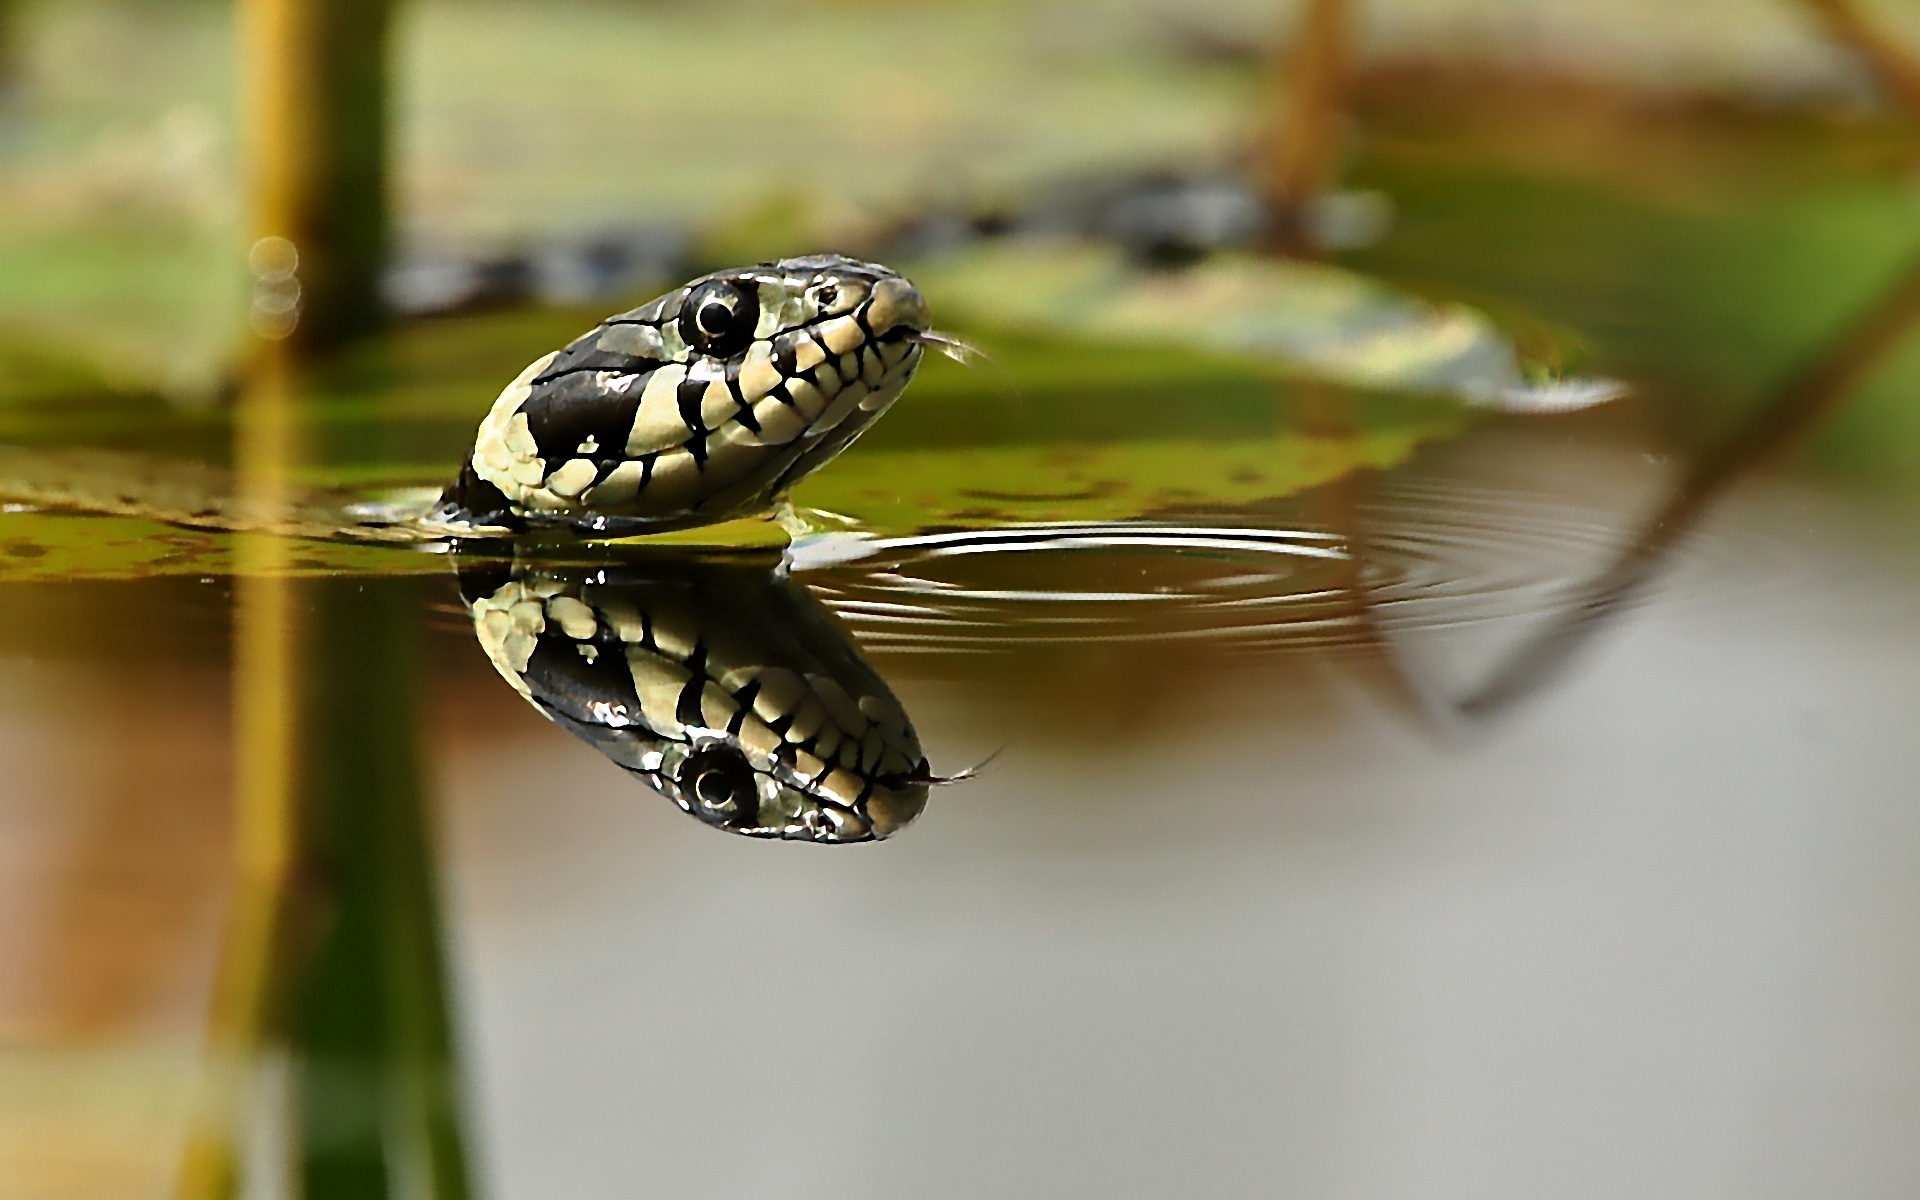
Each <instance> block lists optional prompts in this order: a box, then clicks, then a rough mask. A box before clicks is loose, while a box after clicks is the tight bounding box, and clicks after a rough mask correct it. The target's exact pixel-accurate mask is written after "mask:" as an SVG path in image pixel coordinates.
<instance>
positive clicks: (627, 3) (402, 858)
mask: <svg viewBox="0 0 1920 1200" xmlns="http://www.w3.org/2000/svg"><path fill="white" fill-rule="evenodd" d="M822 250H836V251H842V252H846V253H850V254H854V255H857V256H863V257H870V258H874V259H877V260H880V261H885V262H887V263H889V264H892V265H895V266H898V267H900V268H901V269H903V270H905V271H907V272H908V273H909V274H910V275H912V277H913V278H915V279H916V281H918V282H919V283H920V285H921V286H922V288H923V290H924V291H925V292H926V294H927V296H928V298H929V301H930V303H931V305H932V308H933V311H934V315H935V320H936V322H937V323H938V324H939V325H940V327H941V328H943V329H951V330H953V331H954V332H956V333H958V334H961V335H963V336H965V337H967V338H968V339H969V340H971V341H972V342H974V343H976V344H978V346H979V347H980V348H981V349H982V350H984V351H985V353H986V355H987V357H988V361H987V362H986V363H984V364H976V365H974V366H972V367H968V366H963V365H961V364H957V363H952V362H947V361H944V360H939V361H930V362H929V363H928V364H927V366H926V367H925V368H924V369H923V372H922V376H921V378H920V380H919V381H918V382H916V383H915V385H914V387H913V389H912V390H911V391H910V392H909V393H908V395H907V396H906V398H905V399H904V400H903V401H902V402H901V404H900V405H899V406H898V408H897V409H896V410H895V411H894V412H892V413H891V414H890V415H889V416H888V417H887V419H886V420H885V421H884V422H882V423H881V424H880V425H879V426H878V427H877V428H876V429H875V430H874V432H873V433H872V434H871V435H870V436H869V437H867V438H866V439H865V440H863V441H862V443H861V444H860V446H859V447H858V448H857V449H855V450H854V451H852V452H851V453H849V454H848V455H847V456H846V457H845V458H844V459H843V460H841V461H839V462H836V463H835V464H833V465H832V466H830V467H829V468H828V469H827V470H825V471H824V472H823V473H822V474H821V475H820V476H818V477H817V478H815V479H813V480H810V481H809V482H808V483H807V484H806V485H805V487H803V488H802V489H801V491H800V492H799V493H798V495H797V500H798V501H799V503H801V505H802V506H803V507H806V508H809V509H812V510H817V511H818V512H819V513H825V514H831V516H830V517H827V518H823V519H825V520H828V521H829V522H838V525H836V527H840V526H844V527H846V528H849V529H853V530H856V531H858V532H860V533H862V534H864V535H867V536H868V537H869V538H871V539H875V541H876V544H880V545H883V546H884V547H885V550H884V552H883V553H881V554H879V555H878V557H875V556H872V555H869V556H868V557H867V558H864V559H854V560H847V561H840V560H836V559H834V558H833V557H832V556H826V557H824V558H822V559H821V560H819V561H817V562H813V563H808V564H803V568H804V569H801V570H798V571H797V572H796V578H797V579H800V580H801V581H802V582H803V583H804V584H805V586H806V587H807V588H808V590H809V591H810V592H811V593H812V594H813V595H814V596H816V597H818V598H819V599H820V600H821V601H822V602H823V603H825V604H826V605H827V606H828V607H829V608H830V609H831V610H832V611H833V612H834V613H835V614H836V615H837V617H838V619H839V621H840V623H841V625H842V626H843V627H844V629H845V630H846V631H847V632H848V634H849V636H851V637H852V638H853V639H854V640H855V641H856V642H857V644H858V645H859V646H860V647H861V649H862V650H863V651H864V652H865V653H866V654H867V655H868V656H869V657H871V658H872V660H873V661H874V663H875V665H876V666H878V667H879V668H880V670H881V671H882V673H883V674H884V675H885V676H886V677H887V679H888V680H889V682H890V683H891V684H892V686H893V687H894V688H895V690H896V691H897V692H898V693H899V695H900V698H901V700H902V701H903V702H904V703H905V705H906V707H907V708H908V710H909V711H910V713H911V714H912V715H913V717H914V720H915V722H916V724H917V726H918V728H919V730H920V733H921V736H922V737H923V739H924V740H925V742H926V744H927V748H928V752H929V754H930V755H931V756H932V759H933V762H934V765H935V767H936V768H938V769H940V770H958V769H960V768H962V767H964V766H967V765H969V764H971V763H974V762H977V761H980V760H981V759H983V758H986V757H987V756H988V755H990V754H992V753H993V752H995V751H996V750H1000V751H1001V756H1000V758H999V759H997V760H996V762H995V763H994V765H993V767H992V769H990V770H989V771H988V772H987V773H986V774H985V775H984V776H983V777H981V778H979V779H977V780H972V781H968V782H966V783H964V784H958V785H955V786H953V787H952V788H947V789H940V790H938V791H937V792H936V794H935V796H934V799H933V803H932V805H931V807H930V809H929V812H928V814H927V816H926V817H925V818H924V820H923V821H922V822H921V823H920V824H919V825H916V826H915V827H913V828H912V829H909V830H907V831H905V832H904V833H903V834H901V835H900V837H899V838H898V840H896V841H891V842H888V843H886V844H884V845H880V846H869V847H864V848H856V849H850V850H846V851H836V850H829V849H826V848H824V847H812V846H785V845H765V844H757V843H751V842H748V841H746V840H744V839H729V838H726V837H724V836H722V835H720V834H717V833H715V832H714V831H712V830H709V829H704V828H702V827H700V826H699V825H697V824H696V823H694V822H692V821H688V820H686V819H685V818H684V817H683V816H681V815H680V814H678V813H676V812H674V811H673V810H672V808H671V806H670V805H668V804H667V803H666V802H665V801H663V800H661V799H659V798H658V797H655V796H652V795H650V794H648V793H647V792H646V791H645V790H644V789H643V788H640V787H638V786H636V785H635V784H633V783H632V782H631V781H629V780H628V779H626V778H625V777H623V776H622V774H621V773H620V772H619V770H618V769H617V768H616V767H614V766H612V765H611V764H609V763H606V762H604V761H601V760H599V759H598V758H596V757H595V756H594V755H593V754H591V753H590V752H589V751H588V750H587V749H586V748H585V747H583V746H579V745H576V744H573V743H571V742H569V741H568V740H567V739H566V738H565V737H564V736H563V735H562V734H561V733H559V732H558V731H557V730H555V729H554V728H553V727H551V726H550V725H548V724H547V723H545V722H543V721H541V720H540V719H539V716H538V715H537V714H536V713H534V712H533V711H532V710H530V709H528V708H527V707H526V705H525V704H524V702H523V701H522V700H521V699H520V698H519V697H517V696H515V695H514V694H513V692H512V691H511V690H510V689H508V688H507V687H506V686H505V685H504V684H502V683H501V682H500V680H499V679H498V678H496V677H495V676H494V675H493V673H492V670H491V668H490V667H489V666H488V664H487V662H486V659H485V657H484V656H483V655H482V654H481V653H480V652H479V650H478V648H477V647H476V646H475V645H474V643H473V636H472V627H471V623H470V622H469V620H468V618H467V615H466V613H465V612H464V611H463V610H462V608H461V606H460V602H459V594H458V590H457V588H456V587H455V585H454V582H453V580H452V578H451V575H450V573H449V572H448V571H447V569H446V564H445V562H444V561H443V559H442V558H441V557H439V556H435V555H429V554H422V553H418V552H415V551H412V550H407V549H393V548H388V547H374V546H368V545H361V544H352V543H343V542H340V541H323V540H301V539H291V538H276V537H271V536H266V535H260V534H257V533H255V534H248V533H246V532H244V531H240V532H235V531H234V529H232V528H221V527H218V526H217V523H216V525H213V526H210V525H208V524H207V523H206V522H205V521H201V522H199V523H198V524H196V523H195V521H194V520H192V519H183V517H182V514H183V513H191V512H199V511H202V510H211V509H212V508H213V507H217V506H218V505H219V504H222V503H224V502H225V501H224V500H221V499H217V498H218V497H228V498H230V497H234V496H238V497H240V502H243V503H244V502H250V501H249V499H248V498H249V497H251V499H252V501H261V502H265V501H263V500H262V497H265V498H266V499H267V500H271V501H272V502H274V503H285V502H288V497H289V496H290V495H292V494H294V493H296V492H298V493H300V494H302V495H304V494H306V493H307V492H308V491H309V490H311V491H315V492H318V491H325V493H326V494H328V495H339V494H347V495H350V496H363V495H372V494H375V493H376V492H378V490H379V489H383V488H388V487H397V486H411V485H429V484H435V483H438V482H442V481H444V480H445V479H447V478H448V477H449V476H450V474H451V473H452V471H453V469H454V467H455V465H456V464H457V463H458V462H459V461H460V459H461V457H462V456H463V454H464V453H465V452H466V450H467V448H468V447H469V446H470V445H471V441H472V437H473V430H474V426H475V424H476V423H477V421H478V419H479V417H480V416H481V415H482V414H483V413H484V411H485V409H486V407H487V405H488V404H489V403H490V402H491V400H492V398H493V396H494V395H495V394H496V393H497V391H498V389H499V388H500V387H501V386H502V385H503V384H504V383H505V382H506V381H507V380H509V379H511V378H512V377H513V376H514V374H515V373H517V372H518V371H519V369H520V368H521V366H523V365H524V364H525V363H526V362H527V361H530V360H531V359H533V358H534V357H536V356H538V355H539V354H541V353H544V352H545V351H547V350H550V349H553V348H555V347H557V346H559V345H560V344H562V343H563V342H564V341H565V340H567V339H568V338H570V337H572V336H574V335H575V334H576V333H578V332H580V331H581V330H583V329H585V328H587V327H589V326H590V325H591V324H592V323H593V322H595V321H597V320H599V319H600V318H601V317H603V316H605V315H606V314H607V313H609V312H613V311H615V310H617V309H620V308H623V307H626V306H628V305H631V304H634V303H638V302H640V301H642V300H645V299H647V298H649V297H651V296H652V295H655V294H657V293H658V292H659V291H661V290H663V289H665V288H666V287H669V286H672V285H674V284H676V283H678V282H680V281H682V280H684V279H686V278H689V277H691V276H693V275H695V274H697V273H700V272H702V271H706V270H711V269H716V268H720V267H725V266H729V265H734V264H739V263H745V262H751V261H756V260H760V259H765V258H770V257H777V256H780V255H785V254H797V253H807V252H817V251H822ZM1917 322H1920V5H1915V4H1911V3H1907V2H1906V0H1693V2H1692V3H1687V4H1675V3H1654V2H1653V0H1554V2H1551V3H1549V2H1547V0H1182V2H1178V3H1175V2H1173V0H1057V2H1051V0H1032V2H1025V3H1020V2H1015V0H942V2H940V3H933V2H931V0H928V2H924V3H922V2H911V0H906V2H900V3H885V2H882V0H832V2H829V0H714V2H710V3H705V4H700V5H690V4H682V3H678V2H675V0H545V2H543V3H539V4H533V3H524V2H514V0H333V2H332V3H327V2H324V0H240V2H239V3H231V2H220V0H0V504H3V507H0V780H4V781H5V782H4V784H0V1200H15V1198H21V1200H25V1198H32V1200H42V1198H55V1197H58V1198H62V1200H65V1198H81V1197H86V1198H92V1197H115V1198H120V1197H129V1196H148V1195H152V1196H161V1195H166V1196H196V1197H197V1196H239V1195H246V1196H261V1197H265V1196H283V1195H284V1196H299V1195H306V1196H311V1197H315V1198H316V1200H317V1198H318V1197H322V1196H340V1197H348V1196H351V1197H360V1196H382V1195H394V1196H429V1195H431V1196H436V1197H440V1196H464V1195H469V1194H477V1195H489V1196H496V1197H514V1198H516V1200H517V1198H519V1197H546V1196H554V1197H560V1196H565V1197H569V1198H586V1197H598V1196H610V1197H611V1196H631V1195H653V1194H662V1195H665V1194H678V1195H687V1194H692V1195H700V1196H709V1195H710V1196H741V1197H747V1196H753V1197H760V1196H766V1197H789V1196H813V1195H820V1196H825V1195H834V1196H865V1195H874V1196H879V1195H914V1196H946V1195H952V1196H963V1195H964V1196H975V1195H981V1194H989V1193H990V1194H996V1195H1008V1196H1049V1197H1054V1196H1080V1195H1086V1196H1095V1195H1098V1196H1103V1197H1117V1196H1142V1197H1145V1196H1162V1195H1167V1194H1185V1195H1197V1196H1208V1197H1213V1196H1219V1197H1228V1196H1235V1197H1237V1196H1254V1195H1260V1196H1271V1195H1290V1196H1302V1197H1365V1198H1369V1200H1373V1198H1387V1197H1420V1198H1422V1200H1428V1198H1433V1197H1442V1196H1456V1195H1457V1196H1469V1195H1471V1196H1475V1197H1480V1198H1485V1197H1495V1196H1498V1197H1505V1196H1513V1197H1519V1196H1538V1195H1542V1194H1551V1195H1555V1196H1595V1197H1601V1196H1606V1197H1613V1196H1620V1195H1626V1194H1632V1195H1635V1196H1641V1197H1656V1196H1672V1197H1676V1198H1677V1197H1687V1198H1689V1200H1697V1198H1700V1197H1715V1196H1725V1197H1729V1198H1732V1197H1740V1198H1741V1200H1754V1198H1759V1197H1781V1198H1783V1200H1784V1198H1786V1197H1799V1196H1808V1195H1816V1194H1817V1195H1822V1196H1844V1197H1854V1196H1858V1197H1881V1196H1896V1195H1901V1196H1904V1195H1911V1194H1914V1192H1915V1189H1916V1188H1917V1187H1920V1149H1916V1145H1920V1143H1916V1142H1915V1141H1914V1139H1913V1138H1912V1136H1911V1131H1912V1129H1913V1128H1915V1126H1916V1124H1917V1123H1920V953H1917V952H1916V949H1915V946H1916V943H1915V940H1914V938H1913V936H1912V931H1913V929H1914V927H1915V918H1916V917H1920V882H1916V881H1920V809H1916V807H1915V806H1914V805H1913V804H1912V803H1911V802H1910V801H1911V800H1912V798H1913V797H1914V796H1915V795H1916V794H1917V790H1916V787H1915V785H1914V783H1913V780H1914V779H1915V778H1916V771H1917V770H1920V749H1917V748H1916V747H1917V746H1920V743H1916V741H1915V739H1914V738H1913V736H1912V733H1911V729H1910V725H1911V720H1910V716H1911V714H1913V713H1915V712H1916V711H1920V667H1916V663H1917V662H1920V657H1917V656H1920V607H1916V605H1915V602H1914V596H1915V594H1916V592H1915V583H1916V581H1917V580H1920V553H1916V550H1915V542H1914V537H1913V534H1914V532H1915V530H1916V518H1917V517H1920V508H1917V507H1916V504H1915V501H1916V499H1917V498H1920V488H1916V484H1920V349H1916V347H1917V346H1920V340H1917V339H1914V338H1911V337H1910V336H1909V334H1910V331H1911V327H1912V326H1913V325H1914V324H1915V323H1917ZM209 497H215V498H216V499H209ZM1094 524H1097V525H1098V534H1097V536H1096V535H1094V534H1086V535H1085V536H1083V537H1079V538H1078V540H1075V539H1066V540H1062V539H1060V538H1057V537H1055V538H1052V540H1046V541H1045V543H1044V545H1042V544H1039V543H1034V544H1033V545H1030V546H1028V547H1027V548H1026V549H1021V550H1019V552H1008V551H1009V547H1010V546H1012V545H1013V543H1012V542H1011V541H1009V539H1008V536H1007V531H1009V530H1018V529H1022V528H1029V527H1031V528H1038V529H1045V530H1049V531H1053V532H1054V533H1058V532H1059V531H1060V530H1061V529H1068V528H1073V529H1082V530H1083V532H1084V530H1085V529H1086V528H1090V527H1091V526H1092V525H1094ZM1222 530H1232V531H1235V532H1233V533H1232V536H1231V537H1228V536H1227V535H1226V534H1223V533H1222V532H1221V531H1222ZM1170 531H1171V532H1170ZM1196 531H1199V532H1197V533H1196ZM940 537H949V538H965V539H972V540H967V541H965V542H964V543H952V544H953V545H961V544H964V546H966V547H968V548H969V551H970V552H968V553H964V554H963V553H958V552H954V553H948V552H946V551H942V550H941V549H940V548H939V547H940V545H943V544H945V543H938V542H937V539H938V538H940ZM1202 543H1204V545H1203V544H1202ZM1036 547H1037V548H1036ZM1303 547H1304V548H1305V549H1302V548H1303ZM1316 547H1322V548H1324V547H1333V548H1334V551H1335V552H1332V553H1320V554H1317V555H1316V553H1315V552H1314V550H1315V548H1316Z"/></svg>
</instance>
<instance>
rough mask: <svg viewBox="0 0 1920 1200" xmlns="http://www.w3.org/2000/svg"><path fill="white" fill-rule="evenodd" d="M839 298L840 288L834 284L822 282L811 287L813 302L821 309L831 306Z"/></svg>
mask: <svg viewBox="0 0 1920 1200" xmlns="http://www.w3.org/2000/svg"><path fill="white" fill-rule="evenodd" d="M839 299H840V288H839V287H838V285H836V284H831V283H823V284H821V285H820V286H819V287H817V288H815V289H813V302H814V304H816V305H818V306H819V307H820V309H821V310H822V311H824V310H826V309H829V308H832V307H833V306H834V303H835V302H836V301H837V300H839Z"/></svg>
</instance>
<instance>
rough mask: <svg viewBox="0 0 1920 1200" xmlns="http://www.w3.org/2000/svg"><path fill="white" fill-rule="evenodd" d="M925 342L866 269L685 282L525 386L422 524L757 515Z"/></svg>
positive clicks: (505, 396) (897, 297)
mask: <svg viewBox="0 0 1920 1200" xmlns="http://www.w3.org/2000/svg"><path fill="white" fill-rule="evenodd" d="M927 329H928V325H927V306H926V302H925V301H924V300H923V299H922V298H921V296H920V293H919V292H918V291H916V290H915V289H914V287H913V285H912V284H911V283H909V282H907V280H906V279H905V278H903V277H902V276H900V275H898V274H896V273H895V272H893V271H892V270H889V269H888V268H886V267H883V266H880V265H878V264H875V263H866V262H860V261H857V260H855V259H850V258H843V257H840V256H838V255H820V256H815V257H809V258H791V259H786V260H783V261H781V262H776V263H763V264H760V265H758V266H753V267H745V268H740V269H737V270H731V271H721V272H717V273H715V274H712V275H707V276H704V277H702V278H700V279H696V280H694V281H693V282H691V283H689V284H687V285H685V286H683V287H680V288H678V289H676V290H674V291H672V292H669V293H668V294H666V295H665V296H662V297H660V298H659V299H657V300H654V301H652V302H651V303H649V304H644V305H641V306H640V307H639V308H636V309H633V310H631V311H629V312H624V313H620V314H618V315H617V316H613V317H609V318H608V319H607V320H605V321H603V322H602V323H601V324H600V325H599V327H597V328H595V329H594V330H592V331H591V332H589V333H587V334H585V335H584V336H582V337H580V338H578V339H576V340H575V341H574V342H573V343H572V344H571V345H569V346H567V347H566V348H565V349H563V350H560V351H557V352H555V353H553V354H549V355H546V356H545V357H543V358H540V359H538V360H537V361H535V362H534V363H533V364H532V365H530V366H529V367H528V368H527V369H526V370H525V371H523V372H521V374H520V377H519V378H517V379H515V380H514V381H513V382H512V383H511V384H509V385H508V386H507V388H506V390H505V391H503V392H502V393H501V394H500V397H499V399H498V400H496V401H495V402H494V405H493V409H492V411H490V412H489V413H488V414H487V416H486V419H485V420H484V421H483V422H482V423H481V425H480V432H479V436H478V437H477V438H476V440H475V443H474V448H473V453H472V455H471V457H470V458H469V459H468V461H467V463H466V465H465V467H464V468H463V469H462V471H461V473H460V477H459V479H458V480H457V481H456V482H455V483H454V485H453V486H452V487H450V488H448V489H447V491H446V493H445V494H444V495H443V497H442V501H441V506H440V508H439V510H438V511H437V512H436V513H435V514H434V516H433V520H434V521H435V522H436V523H438V524H443V525H445V526H446V527H448V528H449V529H450V530H453V531H456V532H457V531H459V530H461V529H462V528H463V527H471V528H485V527H492V526H505V527H507V528H517V527H525V526H527V525H529V524H564V525H571V526H574V527H576V528H579V529H581V530H583V531H587V532H592V533H610V534H615V535H622V534H634V533H646V532H653V531H659V530H668V529H677V528H683V527H686V526H690V525H700V524H706V523H709V522H713V521H721V520H726V519H728V518H730V517H736V516H744V515H748V514H751V513H755V512H759V511H764V510H765V509H767V508H768V507H770V506H771V505H773V504H774V503H775V502H777V501H778V500H779V499H780V497H781V496H782V495H783V494H784V493H785V492H786V491H787V490H788V489H789V488H791V487H792V486H793V485H794V484H795V483H796V482H798V481H799V480H800V479H801V478H802V477H803V476H805V475H806V474H808V473H809V472H811V471H813V470H815V469H817V468H818V467H820V466H821V465H822V464H824V463H826V462H827V461H828V460H830V459H832V458H833V457H834V456H835V455H837V454H839V453H840V452H841V451H842V450H844V449H846V448H847V446H848V445H850V444H851V443H852V442H853V440H854V439H855V438H857V437H859V436H860V434H861V433H863V432H864V431H865V430H866V428H867V426H868V425H870V424H872V422H873V421H874V419H875V418H876V417H878V416H879V415H880V414H881V413H882V412H884V411H885V410H886V408H887V406H888V405H890V404H892V403H893V401H894V400H895V399H896V398H897V397H898V396H899V395H900V392H901V389H903V388H905V387H906V385H907V383H908V381H910V380H911V379H912V378H913V373H914V371H915V369H916V368H917V367H918V366H919V364H920V358H921V354H922V348H921V345H920V342H919V340H918V339H919V337H920V335H923V334H925V333H926V332H927Z"/></svg>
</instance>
